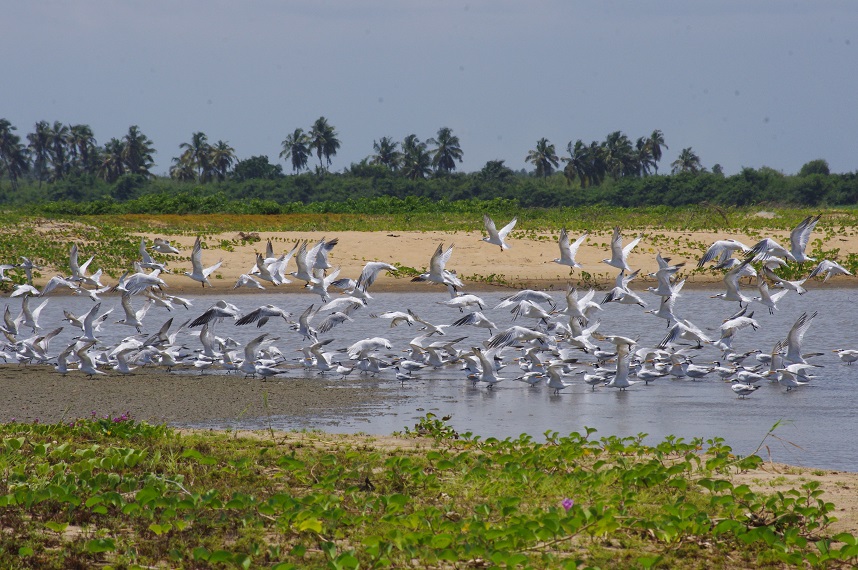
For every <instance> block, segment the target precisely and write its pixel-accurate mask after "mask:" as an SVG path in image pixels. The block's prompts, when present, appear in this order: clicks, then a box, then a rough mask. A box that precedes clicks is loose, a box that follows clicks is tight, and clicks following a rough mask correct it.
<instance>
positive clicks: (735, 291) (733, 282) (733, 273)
mask: <svg viewBox="0 0 858 570" xmlns="http://www.w3.org/2000/svg"><path fill="white" fill-rule="evenodd" d="M749 266H750V260H748V259H746V260H745V261H742V262H741V263H739V264H738V265H736V267H734V268H733V269H731V270H730V271H728V272H727V273H725V274H724V285H726V287H727V291H726V292H724V293H718V294H717V295H713V296H712V298H713V299H722V300H724V301H731V302H734V301H735V302H738V303H739V306H740V307H741V306H742V304H743V303H744V304H745V305H747V304H748V303H750V302H751V301H753V299H752V298H751V297H748V296H747V295H744V294H743V293H742V292H741V291H739V277H740V275H741V274H742V271H743V269H744V268H745V267H749Z"/></svg>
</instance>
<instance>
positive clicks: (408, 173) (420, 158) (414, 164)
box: [402, 135, 432, 180]
mask: <svg viewBox="0 0 858 570" xmlns="http://www.w3.org/2000/svg"><path fill="white" fill-rule="evenodd" d="M402 174H403V175H404V176H405V177H406V178H408V179H409V180H417V179H418V178H426V177H427V176H429V175H430V174H432V155H431V154H430V152H429V150H428V149H427V148H426V143H424V142H420V139H418V138H417V135H408V136H407V137H405V139H404V140H403V141H402Z"/></svg>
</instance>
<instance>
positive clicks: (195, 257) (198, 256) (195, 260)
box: [191, 236, 203, 273]
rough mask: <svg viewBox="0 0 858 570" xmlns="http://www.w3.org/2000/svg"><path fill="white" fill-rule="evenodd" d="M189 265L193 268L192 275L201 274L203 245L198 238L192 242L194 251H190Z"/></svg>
mask: <svg viewBox="0 0 858 570" xmlns="http://www.w3.org/2000/svg"><path fill="white" fill-rule="evenodd" d="M191 265H193V267H194V271H193V272H194V273H202V272H203V245H202V242H201V241H200V236H197V239H196V241H194V249H193V250H191Z"/></svg>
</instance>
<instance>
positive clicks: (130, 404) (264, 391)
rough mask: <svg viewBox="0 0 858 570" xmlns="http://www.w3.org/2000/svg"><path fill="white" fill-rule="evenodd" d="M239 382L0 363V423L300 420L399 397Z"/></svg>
mask: <svg viewBox="0 0 858 570" xmlns="http://www.w3.org/2000/svg"><path fill="white" fill-rule="evenodd" d="M294 376H295V372H294V371H293V372H291V373H290V376H287V377H283V378H279V379H276V380H275V379H268V380H266V381H262V380H259V379H244V378H243V377H242V376H238V375H235V374H232V375H230V374H220V373H219V374H214V373H208V374H203V375H201V374H199V373H195V372H187V373H185V372H182V373H168V372H166V371H162V370H151V371H146V370H143V371H140V369H138V370H135V371H134V373H133V374H130V375H127V376H123V375H120V374H118V373H116V372H113V371H110V373H109V374H107V375H105V376H95V377H93V378H87V377H86V376H85V375H83V374H82V373H80V372H70V373H69V374H68V375H66V376H61V375H60V374H58V373H57V372H56V371H54V370H53V368H51V367H49V366H18V365H0V393H2V394H3V397H2V398H0V421H4V422H8V421H11V420H12V419H13V418H14V419H16V420H17V421H20V422H33V421H36V420H38V421H40V422H43V423H54V422H59V421H71V420H73V419H75V418H83V417H90V415H91V414H92V412H95V413H96V414H97V415H98V416H100V417H103V416H105V415H108V414H110V415H111V416H112V417H115V416H118V415H121V414H122V413H125V412H130V413H131V415H132V417H133V418H134V419H137V420H145V421H148V422H149V423H159V424H160V423H168V424H173V425H188V424H200V423H204V422H207V421H212V420H227V421H228V420H237V419H248V418H265V417H267V416H269V415H271V416H288V417H294V418H296V419H300V418H301V417H314V416H317V415H319V414H321V413H326V412H328V413H330V412H331V411H337V410H339V411H343V412H346V411H350V410H354V409H356V408H357V407H359V406H361V405H362V404H365V403H368V402H376V401H379V400H385V399H390V398H401V397H403V396H402V395H401V394H398V391H396V390H392V389H390V388H389V387H387V386H386V385H385V384H382V383H381V382H379V383H376V382H373V381H367V380H366V379H360V380H351V379H348V378H346V379H345V380H340V379H339V376H337V375H334V376H330V377H327V378H324V377H314V378H296V377H294Z"/></svg>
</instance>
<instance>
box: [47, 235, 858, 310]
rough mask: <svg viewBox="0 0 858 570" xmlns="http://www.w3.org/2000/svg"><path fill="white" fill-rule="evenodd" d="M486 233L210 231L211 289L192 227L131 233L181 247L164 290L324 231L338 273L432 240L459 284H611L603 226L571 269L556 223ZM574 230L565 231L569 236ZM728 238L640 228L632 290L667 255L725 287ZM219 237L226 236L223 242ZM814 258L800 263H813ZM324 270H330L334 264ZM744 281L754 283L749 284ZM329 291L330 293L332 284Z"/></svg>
mask: <svg viewBox="0 0 858 570" xmlns="http://www.w3.org/2000/svg"><path fill="white" fill-rule="evenodd" d="M638 235H640V234H639V233H638V232H633V231H627V232H624V236H623V237H624V240H625V241H624V243H628V242H630V241H631V240H632V239H634V238H635V237H636V236H638ZM482 236H483V233H482V232H479V231H471V232H444V231H403V232H396V233H390V232H383V231H379V232H357V231H346V232H334V233H331V232H292V231H283V232H262V233H260V238H261V239H260V240H259V241H242V240H239V239H237V236H236V234H235V233H233V232H229V233H223V234H218V235H213V236H207V239H206V240H205V242H206V243H207V244H208V247H207V248H206V247H204V249H203V251H202V262H203V265H204V266H210V265H213V264H214V263H216V262H217V261H218V260H219V259H222V260H223V263H222V265H221V266H220V268H219V269H218V270H216V271H215V272H214V274H213V276H212V277H211V278H210V281H211V283H212V285H213V287H212V288H209V287H205V288H203V287H202V286H201V285H200V284H199V283H198V282H196V281H193V280H191V279H190V278H188V277H185V276H184V275H182V272H183V271H185V270H190V263H189V261H188V258H187V256H189V255H190V251H191V248H192V245H193V242H194V240H195V237H194V236H189V235H164V234H154V233H149V234H135V235H134V239H139V238H140V237H145V238H146V240H147V242H149V243H151V241H152V240H153V239H154V238H156V237H160V238H163V239H167V240H169V241H170V242H171V243H172V244H173V245H175V246H176V247H178V249H179V250H180V254H179V255H178V256H176V255H167V254H153V255H154V257H155V258H156V260H158V261H160V262H163V263H166V265H167V267H168V269H170V270H171V271H172V273H170V274H166V275H163V278H164V280H165V281H166V282H167V285H168V289H167V292H168V293H172V294H179V295H181V294H186V293H196V294H220V295H223V294H227V293H229V294H238V293H253V290H249V289H247V288H240V289H233V285H234V284H235V282H236V281H237V279H238V277H239V276H240V275H241V274H243V273H247V272H249V271H250V270H251V269H252V268H253V266H254V264H255V259H256V254H257V253H262V254H264V252H265V249H266V244H267V242H268V241H269V240H270V241H271V243H272V246H273V249H274V252H275V255H281V254H284V253H288V252H289V251H290V250H291V249H292V248H293V246H294V245H295V244H297V243H298V242H300V241H305V240H306V241H309V242H311V243H315V242H318V241H319V240H320V239H322V238H327V239H328V240H333V239H335V238H336V239H338V242H339V243H338V244H337V245H336V247H334V248H333V250H332V251H331V253H330V256H329V261H330V264H331V265H332V266H333V267H334V268H336V267H339V268H340V274H339V277H341V278H342V277H350V278H352V279H357V277H358V276H359V275H360V272H361V271H362V269H363V266H364V265H365V264H366V263H367V262H369V261H383V262H386V263H390V264H393V265H397V264H398V265H399V266H401V267H403V268H404V269H406V270H407V271H409V272H411V271H416V272H421V271H423V270H424V269H425V268H426V267H427V266H428V265H429V260H430V258H431V256H432V253H433V252H434V250H435V249H436V248H437V247H438V245H441V244H443V245H444V246H445V247H447V246H450V245H452V246H453V247H454V250H453V253H452V256H451V258H450V261H449V262H448V263H447V267H446V268H447V269H448V270H450V271H455V272H456V274H457V275H458V276H459V278H461V279H462V280H463V281H464V282H465V288H464V290H465V291H496V290H507V289H509V290H517V289H523V288H531V289H539V290H546V291H550V290H554V291H563V290H565V289H566V287H567V286H568V285H570V284H571V285H575V286H577V287H578V288H579V289H587V288H589V287H591V286H597V287H602V288H610V287H613V283H614V281H615V279H616V276H617V273H618V271H617V270H616V269H615V268H613V267H611V266H609V265H607V264H606V263H603V262H602V260H603V258H605V257H610V240H611V232H610V231H603V232H598V233H592V234H589V235H588V237H587V240H586V241H585V242H584V243H583V244H582V245H581V247H580V248H579V250H578V254H577V256H576V259H577V261H578V262H579V263H580V264H581V265H582V266H583V268H582V269H575V270H574V271H573V272H572V273H571V275H570V271H569V268H568V267H567V266H562V265H559V264H557V263H553V262H552V260H553V259H554V258H556V257H557V256H558V255H559V248H558V245H557V232H535V233H527V234H524V233H522V234H517V233H515V232H513V234H512V238H510V240H509V241H510V244H511V248H510V249H508V250H506V251H501V250H500V248H499V247H497V246H493V245H490V244H487V243H485V242H483V241H482V239H481V238H482ZM574 237H575V236H570V238H574ZM728 237H729V238H732V239H737V240H739V241H741V242H742V243H745V244H747V245H749V246H751V245H753V244H754V243H756V242H757V241H759V237H760V236H759V234H754V235H747V234H741V233H730V234H726V235H724V234H717V233H714V232H683V231H666V230H665V231H662V230H658V229H653V230H648V231H645V232H644V237H643V239H642V240H641V242H640V243H639V244H638V245H637V247H635V248H634V249H633V250H632V251H631V253H630V254H629V265H630V266H631V267H632V268H634V269H640V273H639V276H638V277H637V279H635V280H634V281H632V283H631V288H632V289H633V290H639V289H643V290H645V289H646V287H647V286H649V285H654V284H655V283H656V280H655V279H654V278H652V277H648V274H649V273H654V272H655V271H656V270H657V268H658V266H657V263H656V255H657V254H661V255H662V256H663V257H666V258H670V259H671V263H673V264H680V263H681V264H684V265H683V267H682V268H681V269H680V271H679V272H678V273H677V275H676V279H677V280H680V279H683V278H686V279H687V281H686V285H685V286H686V287H687V288H688V289H692V288H695V289H708V288H713V289H714V288H721V287H723V286H724V285H723V275H722V274H721V273H720V272H715V271H711V270H709V269H706V270H704V271H699V270H697V269H696V267H697V260H698V259H699V258H700V257H701V255H702V254H703V253H704V251H705V249H706V248H707V247H708V245H709V244H711V243H714V242H715V241H716V240H719V239H724V238H728ZM770 237H772V238H773V239H775V240H777V241H778V242H779V243H782V244H788V243H789V233H788V232H784V231H775V232H771V234H770ZM812 238H813V239H817V240H818V242H819V243H818V244H815V246H816V245H818V247H819V248H820V249H821V250H822V251H834V250H835V249H836V250H838V256H837V257H838V258H839V259H844V258H845V257H847V256H848V255H849V254H850V253H858V234H856V235H835V234H827V235H824V236H822V235H821V232H819V231H818V232H815V234H814V235H813V236H812ZM223 244H228V248H226V249H225V248H224V247H225V246H223ZM84 255H87V252H86V246H85V245H83V244H82V245H81V256H84ZM98 267H99V265H98V256H96V257H95V259H94V260H93V262H92V264H91V268H90V272H92V271H95V270H97V269H98ZM294 268H295V261H294V260H290V261H289V265H288V267H287V271H292V270H294ZM811 268H812V265H808V266H807V267H806V268H805V270H806V272H807V273H809V272H810V269H811ZM333 270H334V269H331V270H330V271H333ZM58 274H59V275H68V274H69V268H68V267H46V268H44V269H43V270H42V271H41V276H40V277H39V278H38V279H36V280H35V284H36V286H37V287H41V286H43V285H44V284H45V283H46V282H47V281H48V280H49V279H50V278H51V277H53V276H54V275H58ZM103 282H104V283H105V284H110V283H115V280H114V279H109V278H107V279H104V280H103ZM263 285H266V289H265V292H269V293H270V292H279V291H283V292H295V291H299V290H301V288H302V286H303V282H300V281H297V282H292V283H289V284H284V285H280V286H273V285H272V284H271V283H268V284H266V283H263ZM808 285H809V287H810V288H827V287H858V280H855V279H854V278H852V277H849V276H838V277H835V278H832V279H830V280H829V281H828V282H826V283H824V284H823V283H822V279H821V278H816V279H814V281H813V282H810V283H808ZM751 289H753V290H755V289H756V288H755V287H752V288H751ZM422 290H425V291H444V288H443V287H441V286H438V285H433V284H426V283H412V282H411V278H410V276H405V277H398V278H397V277H393V276H390V275H387V274H386V273H385V272H382V273H381V274H380V275H379V277H378V279H377V281H376V282H375V283H374V284H373V285H372V287H371V288H370V292H371V293H372V292H376V291H377V292H382V291H384V292H400V291H422ZM330 292H331V293H332V296H333V294H335V291H334V288H331V291H330Z"/></svg>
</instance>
